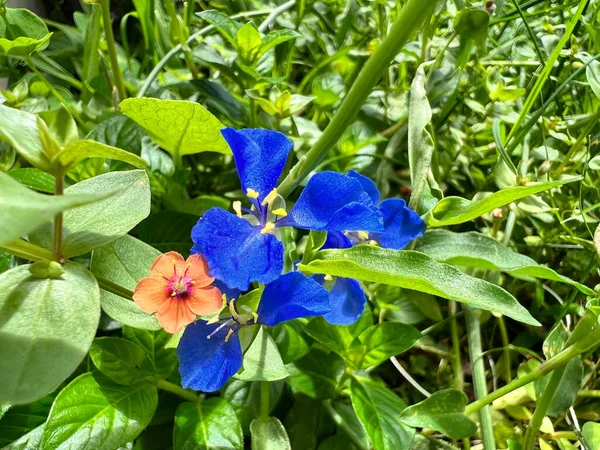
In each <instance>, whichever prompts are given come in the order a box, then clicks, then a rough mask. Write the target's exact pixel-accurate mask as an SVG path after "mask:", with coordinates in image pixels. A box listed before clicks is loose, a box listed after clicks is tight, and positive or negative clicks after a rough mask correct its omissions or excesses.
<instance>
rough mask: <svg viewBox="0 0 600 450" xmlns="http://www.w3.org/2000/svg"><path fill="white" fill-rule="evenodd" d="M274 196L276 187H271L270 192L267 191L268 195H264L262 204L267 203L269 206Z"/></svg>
mask: <svg viewBox="0 0 600 450" xmlns="http://www.w3.org/2000/svg"><path fill="white" fill-rule="evenodd" d="M276 197H277V188H273V190H272V191H271V192H269V195H267V196H266V197H265V199H264V200H263V201H262V205H263V206H265V205H266V204H267V203H268V204H269V206H270V205H271V204H272V203H273V201H274V200H275V198H276Z"/></svg>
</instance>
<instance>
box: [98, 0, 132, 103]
mask: <svg viewBox="0 0 600 450" xmlns="http://www.w3.org/2000/svg"><path fill="white" fill-rule="evenodd" d="M100 6H101V7H102V22H103V23H104V35H105V37H106V49H107V50H108V57H109V59H110V65H111V67H112V74H113V82H114V87H115V89H116V90H117V96H118V100H119V102H121V101H123V100H125V99H126V98H127V94H126V93H125V85H124V84H123V77H122V75H121V69H120V68H119V60H118V59H117V47H116V45H115V35H114V34H113V29H112V20H111V18H110V0H102V1H101V2H100Z"/></svg>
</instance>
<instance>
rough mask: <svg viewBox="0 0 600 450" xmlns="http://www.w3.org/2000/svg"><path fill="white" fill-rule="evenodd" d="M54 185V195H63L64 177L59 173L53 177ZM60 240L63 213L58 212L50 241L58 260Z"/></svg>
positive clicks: (60, 249)
mask: <svg viewBox="0 0 600 450" xmlns="http://www.w3.org/2000/svg"><path fill="white" fill-rule="evenodd" d="M55 180H56V184H55V188H54V194H55V195H63V193H64V188H65V176H64V175H63V174H62V173H59V174H57V175H56V176H55ZM62 239H63V213H62V212H59V213H58V214H57V215H56V216H55V217H54V238H53V240H52V249H53V250H54V253H55V254H56V256H58V257H59V259H61V258H62Z"/></svg>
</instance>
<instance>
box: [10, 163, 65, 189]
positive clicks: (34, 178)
mask: <svg viewBox="0 0 600 450" xmlns="http://www.w3.org/2000/svg"><path fill="white" fill-rule="evenodd" d="M8 174H9V175H10V176H11V177H13V178H14V179H15V180H17V181H18V182H19V183H21V184H22V185H24V186H27V187H28V188H29V189H33V190H34V191H40V192H46V193H48V194H53V193H54V185H55V183H54V177H53V176H52V175H50V174H49V173H46V172H42V171H41V170H40V169H36V168H33V167H26V168H21V169H12V170H11V171H10V172H8Z"/></svg>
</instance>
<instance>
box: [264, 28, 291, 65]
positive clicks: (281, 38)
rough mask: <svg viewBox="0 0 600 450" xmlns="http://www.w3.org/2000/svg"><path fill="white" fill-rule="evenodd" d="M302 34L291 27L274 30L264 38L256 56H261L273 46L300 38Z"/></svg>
mask: <svg viewBox="0 0 600 450" xmlns="http://www.w3.org/2000/svg"><path fill="white" fill-rule="evenodd" d="M300 36H302V35H301V34H300V33H298V32H296V31H294V30H289V29H283V30H276V31H272V32H271V33H269V34H267V35H266V36H265V37H264V38H263V39H262V45H261V46H260V49H259V51H258V53H257V55H256V58H257V59H258V58H260V57H261V56H262V55H264V54H265V53H267V52H268V51H269V50H271V49H272V48H275V47H277V46H278V45H279V44H283V43H284V42H287V41H291V40H292V39H296V38H299V37H300Z"/></svg>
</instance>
